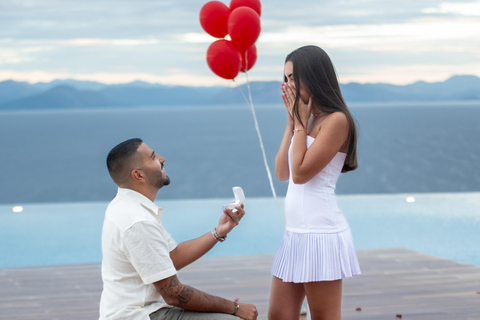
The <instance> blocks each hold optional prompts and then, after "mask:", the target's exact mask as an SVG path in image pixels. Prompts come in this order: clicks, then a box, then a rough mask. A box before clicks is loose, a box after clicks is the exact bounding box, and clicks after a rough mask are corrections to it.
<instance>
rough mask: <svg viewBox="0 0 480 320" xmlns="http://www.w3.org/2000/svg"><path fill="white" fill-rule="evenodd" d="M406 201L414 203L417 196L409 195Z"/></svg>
mask: <svg viewBox="0 0 480 320" xmlns="http://www.w3.org/2000/svg"><path fill="white" fill-rule="evenodd" d="M405 201H407V202H410V203H413V202H415V197H407V198H405Z"/></svg>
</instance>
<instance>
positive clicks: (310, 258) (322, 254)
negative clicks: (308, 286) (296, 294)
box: [270, 229, 361, 283]
mask: <svg viewBox="0 0 480 320" xmlns="http://www.w3.org/2000/svg"><path fill="white" fill-rule="evenodd" d="M270 271H271V273H272V275H274V276H275V277H277V278H280V279H282V280H283V281H284V282H295V283H305V282H313V281H333V280H338V279H343V278H349V277H353V276H357V275H360V273H361V272H360V266H359V264H358V259H357V254H356V253H355V248H354V246H353V239H352V234H351V232H350V229H347V230H345V231H342V232H339V233H295V232H291V231H288V230H285V233H284V235H283V239H282V242H281V244H280V247H279V248H278V251H277V254H276V255H275V259H274V261H273V265H272V268H271V270H270Z"/></svg>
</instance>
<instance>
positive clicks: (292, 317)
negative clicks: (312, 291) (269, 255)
mask: <svg viewBox="0 0 480 320" xmlns="http://www.w3.org/2000/svg"><path fill="white" fill-rule="evenodd" d="M303 285H304V284H303V283H293V282H283V281H282V279H279V278H277V277H275V276H274V277H273V279H272V289H271V291H270V304H269V306H268V319H270V320H297V319H299V318H300V309H301V307H302V302H303V299H304V298H305V291H304V287H303Z"/></svg>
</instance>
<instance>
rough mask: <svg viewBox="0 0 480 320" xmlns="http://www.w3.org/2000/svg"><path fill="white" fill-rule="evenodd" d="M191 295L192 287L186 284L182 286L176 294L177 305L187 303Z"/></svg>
mask: <svg viewBox="0 0 480 320" xmlns="http://www.w3.org/2000/svg"><path fill="white" fill-rule="evenodd" d="M192 295H193V289H192V288H190V287H188V286H183V288H182V291H181V292H180V293H179V295H178V302H179V305H185V304H187V303H188V302H189V301H190V299H191V298H192Z"/></svg>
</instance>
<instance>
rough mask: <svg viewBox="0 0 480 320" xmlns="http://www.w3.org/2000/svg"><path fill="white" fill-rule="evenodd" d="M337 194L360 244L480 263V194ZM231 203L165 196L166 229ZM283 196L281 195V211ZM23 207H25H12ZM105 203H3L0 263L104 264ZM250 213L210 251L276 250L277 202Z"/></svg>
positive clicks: (260, 202)
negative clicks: (405, 249) (17, 209)
mask: <svg viewBox="0 0 480 320" xmlns="http://www.w3.org/2000/svg"><path fill="white" fill-rule="evenodd" d="M407 198H408V199H407ZM337 199H338V204H339V206H340V208H341V209H342V210H343V212H344V214H345V216H346V217H347V219H348V221H349V223H350V226H351V229H352V234H353V237H354V241H355V247H356V249H374V248H389V247H404V248H407V249H412V250H416V251H419V252H423V253H426V254H431V255H434V256H438V257H443V258H447V259H451V260H455V261H459V262H462V263H467V264H471V265H476V266H480V246H479V244H480V193H433V194H384V195H342V196H338V197H337ZM230 200H232V199H192V200H161V199H160V200H158V201H156V203H157V205H159V206H161V207H163V208H164V211H163V223H164V225H165V227H166V228H167V230H168V231H169V232H170V233H171V234H172V236H173V237H174V239H175V240H176V241H177V242H181V241H184V240H189V239H192V238H195V237H198V236H200V235H202V234H204V233H206V232H209V231H210V230H211V229H212V228H213V227H214V226H216V224H217V222H218V218H219V217H220V215H221V210H222V209H221V208H222V205H223V204H225V203H227V202H229V201H230ZM407 200H408V201H413V202H407ZM283 201H284V199H283V198H280V199H279V202H280V207H281V208H283ZM18 205H20V206H23V211H22V212H13V211H12V208H13V207H14V206H18ZM107 205H108V203H107V202H82V203H52V204H25V205H22V204H17V203H16V204H11V205H0V257H1V260H0V268H12V267H29V266H45V265H64V264H88V263H100V262H101V258H102V254H101V243H100V242H101V231H102V224H103V217H104V212H105V209H106V207H107ZM282 210H283V209H282ZM246 211H247V214H246V216H245V217H244V219H243V220H242V222H241V224H240V225H239V226H238V227H237V228H235V229H234V230H233V231H232V232H231V233H230V234H229V235H228V239H227V241H225V242H223V243H219V244H217V245H216V246H215V247H214V248H213V249H212V250H211V251H210V252H209V253H208V254H207V256H230V255H250V254H272V253H275V252H276V250H277V247H278V245H279V243H280V240H281V238H282V234H283V229H284V226H283V222H282V219H281V218H280V214H279V212H278V210H277V206H276V204H275V201H274V200H273V199H272V198H249V199H247V200H246ZM282 214H283V212H282Z"/></svg>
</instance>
